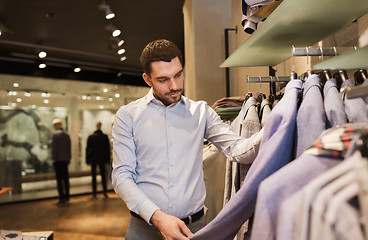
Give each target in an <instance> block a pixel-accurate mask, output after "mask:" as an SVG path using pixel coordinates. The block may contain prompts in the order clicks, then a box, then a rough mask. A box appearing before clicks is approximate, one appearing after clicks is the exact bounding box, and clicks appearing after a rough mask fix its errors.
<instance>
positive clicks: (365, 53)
mask: <svg viewBox="0 0 368 240" xmlns="http://www.w3.org/2000/svg"><path fill="white" fill-rule="evenodd" d="M367 59H368V46H366V47H363V48H358V49H357V50H350V51H349V52H346V53H343V54H341V55H339V56H336V57H333V58H330V59H328V60H326V61H323V62H321V63H318V64H316V65H314V66H313V69H316V70H323V69H331V70H333V69H345V70H349V69H365V68H368V60H367Z"/></svg>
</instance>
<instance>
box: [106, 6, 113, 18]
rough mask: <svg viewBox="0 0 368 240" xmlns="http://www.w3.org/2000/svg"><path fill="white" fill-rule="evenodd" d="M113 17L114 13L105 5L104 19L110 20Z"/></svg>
mask: <svg viewBox="0 0 368 240" xmlns="http://www.w3.org/2000/svg"><path fill="white" fill-rule="evenodd" d="M114 17H115V13H113V11H112V10H111V8H110V6H109V5H107V8H106V11H105V18H106V19H112V18H114Z"/></svg>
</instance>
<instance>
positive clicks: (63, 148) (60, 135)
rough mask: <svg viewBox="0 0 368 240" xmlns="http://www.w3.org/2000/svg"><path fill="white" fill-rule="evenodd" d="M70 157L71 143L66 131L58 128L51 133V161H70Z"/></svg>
mask: <svg viewBox="0 0 368 240" xmlns="http://www.w3.org/2000/svg"><path fill="white" fill-rule="evenodd" d="M70 158H71V143H70V137H69V135H68V133H66V132H65V131H64V130H63V129H61V128H60V129H58V130H56V132H55V133H54V134H53V135H52V161H53V162H54V163H55V162H68V163H69V162H70Z"/></svg>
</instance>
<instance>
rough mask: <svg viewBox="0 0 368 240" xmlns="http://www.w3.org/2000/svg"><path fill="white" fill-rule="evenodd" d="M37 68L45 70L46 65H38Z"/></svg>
mask: <svg viewBox="0 0 368 240" xmlns="http://www.w3.org/2000/svg"><path fill="white" fill-rule="evenodd" d="M38 67H39V68H45V67H46V64H45V63H40V65H38Z"/></svg>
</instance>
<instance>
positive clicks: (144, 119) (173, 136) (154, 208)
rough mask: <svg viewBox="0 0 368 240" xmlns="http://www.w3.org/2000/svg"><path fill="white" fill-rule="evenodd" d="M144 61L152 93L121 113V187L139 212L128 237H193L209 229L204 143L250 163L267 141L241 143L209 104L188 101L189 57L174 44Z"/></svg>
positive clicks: (117, 128)
mask: <svg viewBox="0 0 368 240" xmlns="http://www.w3.org/2000/svg"><path fill="white" fill-rule="evenodd" d="M140 61H141V64H142V67H143V70H144V73H143V79H144V80H145V82H146V83H147V84H148V85H149V86H150V87H151V89H150V91H149V92H148V94H147V95H146V96H145V97H143V98H141V99H138V100H137V101H135V102H132V103H130V104H128V105H126V106H123V107H121V108H120V109H119V111H118V112H117V113H116V118H115V123H114V126H113V139H114V141H113V144H114V162H113V168H114V169H113V172H112V180H113V186H114V189H115V191H116V192H117V194H118V195H119V196H120V197H121V198H122V199H123V200H124V201H125V202H126V204H127V206H128V208H129V209H130V210H131V218H130V221H129V225H128V230H127V233H126V236H125V238H126V239H127V240H134V239H137V240H138V239H139V240H141V239H145V240H147V239H148V240H150V239H168V240H171V239H187V236H189V235H191V234H192V232H196V231H197V230H199V229H200V228H202V227H203V226H204V225H205V217H204V216H203V207H204V199H205V194H206V192H205V185H204V180H203V170H202V151H203V140H204V138H206V139H207V140H209V141H211V142H212V143H213V144H214V145H215V146H216V147H217V148H219V149H220V150H221V151H222V152H223V153H224V154H225V155H226V157H227V158H228V159H231V160H232V161H237V162H242V163H250V162H252V161H253V160H254V158H255V155H256V152H257V148H258V146H259V143H260V136H254V137H252V139H250V140H249V139H243V138H241V137H239V136H238V135H237V134H235V133H234V132H233V131H231V130H230V126H229V125H228V124H225V123H223V122H222V121H221V119H220V117H219V116H218V115H217V114H216V112H215V111H214V110H213V109H212V108H210V107H209V106H208V105H207V104H206V103H205V102H204V101H198V102H195V101H192V100H190V99H188V98H186V97H184V96H182V93H183V86H184V76H183V58H182V54H181V52H180V50H179V49H178V48H177V46H176V45H175V44H173V43H172V42H170V41H168V40H156V41H153V42H150V43H149V44H148V45H147V46H146V47H145V48H144V50H143V52H142V55H141V58H140ZM152 225H153V226H152Z"/></svg>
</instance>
